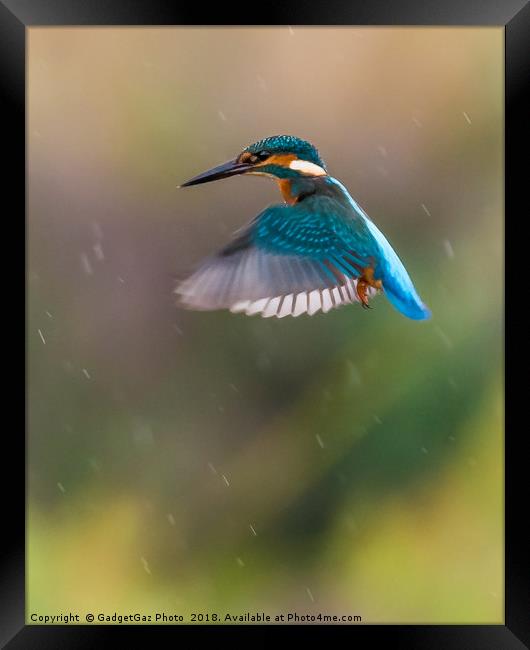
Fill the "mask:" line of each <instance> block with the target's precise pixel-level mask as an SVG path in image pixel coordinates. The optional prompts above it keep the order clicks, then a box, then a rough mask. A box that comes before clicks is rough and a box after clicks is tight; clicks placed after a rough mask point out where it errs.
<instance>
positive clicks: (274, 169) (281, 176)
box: [175, 135, 431, 320]
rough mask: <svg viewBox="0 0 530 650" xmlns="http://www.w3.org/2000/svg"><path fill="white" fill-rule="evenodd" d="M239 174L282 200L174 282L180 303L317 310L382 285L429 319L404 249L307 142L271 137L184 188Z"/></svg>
mask: <svg viewBox="0 0 530 650" xmlns="http://www.w3.org/2000/svg"><path fill="white" fill-rule="evenodd" d="M242 175H259V176H267V177H271V178H273V179H274V180H275V181H276V182H277V183H278V186H279V189H280V192H281V195H282V198H283V203H281V204H280V203H278V204H273V205H270V206H269V207H267V208H266V209H265V210H263V211H262V212H260V213H259V214H258V215H257V216H256V217H255V218H254V219H252V221H250V223H248V225H246V226H244V227H243V228H241V229H239V230H238V231H236V233H234V237H233V238H232V241H230V242H229V243H228V244H227V245H225V246H224V247H223V248H221V250H219V251H218V252H217V253H215V254H213V255H210V256H209V257H207V258H206V259H204V260H203V261H202V262H201V263H200V264H199V265H198V266H197V267H196V269H195V271H193V272H192V273H191V274H190V275H189V276H187V277H185V278H184V279H183V280H182V281H180V282H179V283H178V284H177V286H176V288H175V293H176V294H177V295H178V302H179V304H180V306H181V307H183V308H187V309H192V310H204V311H209V310H219V309H228V310H230V311H231V312H233V313H243V314H246V315H249V316H251V315H255V314H259V315H261V316H262V317H265V318H269V317H277V318H283V317H285V316H294V317H297V316H300V315H301V314H308V315H310V316H312V315H314V314H316V313H317V312H319V311H321V312H323V313H327V312H329V311H330V310H331V309H334V308H338V307H341V306H344V305H351V304H354V303H359V304H360V305H361V306H362V307H364V308H369V307H370V304H369V302H370V299H371V298H372V297H373V296H374V295H375V294H376V293H383V294H384V295H385V296H386V298H387V299H388V300H389V302H390V303H391V304H392V306H393V307H394V308H395V309H397V310H398V311H399V312H401V314H403V315H404V316H406V317H408V318H410V319H413V320H426V319H429V318H430V316H431V312H430V310H429V308H428V307H427V306H426V305H425V304H424V303H423V302H422V300H421V299H420V297H419V295H418V293H417V291H416V289H415V287H414V284H413V283H412V280H411V279H410V276H409V274H408V273H407V271H406V269H405V267H404V265H403V263H402V262H401V260H400V259H399V257H398V255H397V253H396V252H395V251H394V249H393V248H392V246H391V245H390V243H389V242H388V240H387V239H386V237H385V236H384V235H383V233H382V232H381V231H380V230H379V229H378V228H377V226H376V225H375V224H374V222H373V221H372V220H371V219H370V218H369V217H368V215H367V214H366V212H365V211H364V210H363V209H362V208H361V206H360V205H359V204H358V203H357V202H356V201H355V200H354V199H353V198H352V197H351V196H350V194H349V192H348V190H347V189H346V187H344V185H343V184H342V183H341V182H340V181H338V180H337V179H336V178H333V177H332V176H330V175H329V174H328V170H327V167H326V164H325V163H324V161H323V159H322V158H321V156H320V154H319V152H318V150H317V149H316V148H315V147H314V146H313V145H312V144H311V143H310V142H307V141H306V140H302V139H301V138H298V137H295V136H291V135H276V136H271V137H267V138H264V139H262V140H259V141H258V142H255V143H254V144H251V145H249V146H247V147H245V148H244V149H243V151H242V152H241V153H240V154H239V155H238V156H237V157H236V158H234V159H233V160H229V161H228V162H225V163H223V164H221V165H218V166H216V167H213V168H212V169H209V170H208V171H206V172H204V173H202V174H199V175H198V176H195V177H193V178H191V179H190V180H189V181H187V182H185V183H183V184H182V185H180V186H179V187H189V186H192V185H199V184H202V183H208V182H211V181H215V180H219V179H224V178H229V177H231V176H242Z"/></svg>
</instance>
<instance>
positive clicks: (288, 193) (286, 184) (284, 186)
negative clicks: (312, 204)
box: [277, 178, 298, 205]
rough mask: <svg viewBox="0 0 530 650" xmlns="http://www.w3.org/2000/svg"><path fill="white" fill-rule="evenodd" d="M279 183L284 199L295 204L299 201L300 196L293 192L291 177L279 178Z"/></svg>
mask: <svg viewBox="0 0 530 650" xmlns="http://www.w3.org/2000/svg"><path fill="white" fill-rule="evenodd" d="M277 180H278V185H279V186H280V192H281V193H282V196H283V200H284V201H285V202H286V203H288V204H289V205H294V204H295V203H296V202H297V201H298V196H297V195H295V194H293V193H292V189H293V187H292V185H291V179H290V178H278V179H277Z"/></svg>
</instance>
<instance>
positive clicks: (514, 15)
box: [0, 0, 530, 650]
mask: <svg viewBox="0 0 530 650" xmlns="http://www.w3.org/2000/svg"><path fill="white" fill-rule="evenodd" d="M252 10H253V13H254V15H253V16H252V17H250V16H249V15H248V7H247V9H246V14H245V11H244V10H243V9H242V8H241V7H239V5H237V4H233V3H225V4H224V5H223V6H222V7H221V6H220V5H218V6H217V8H215V7H214V8H212V9H210V8H209V9H208V16H209V23H208V24H211V25H214V24H221V25H247V24H248V25H260V24H266V25H271V24H282V25H286V24H289V25H340V24H348V25H396V26H397V25H425V26H427V25H429V26H431V25H432V26H435V25H445V26H451V25H454V26H457V25H461V26H485V25H488V26H499V27H502V26H504V30H505V222H506V224H508V223H516V222H517V221H519V220H520V218H521V213H520V212H519V207H518V206H519V205H521V206H524V205H525V204H523V203H522V191H523V189H526V188H525V181H526V179H524V180H523V177H524V176H527V174H528V172H527V171H526V173H525V169H526V170H528V163H526V164H522V165H521V164H520V163H518V161H523V160H525V158H526V159H527V154H526V152H527V151H528V137H524V136H522V135H521V134H524V133H525V128H526V129H527V127H528V119H527V117H528V108H527V107H526V105H525V103H524V101H523V89H524V87H525V82H527V81H528V79H530V56H529V50H530V47H529V43H530V4H528V3H527V2H526V0H503V1H502V2H499V1H498V0H475V1H474V2H472V1H470V0H459V1H458V2H457V1H454V0H452V1H451V2H448V1H445V2H441V1H440V0H403V1H400V2H397V1H396V0H394V1H392V0H384V1H383V0H377V1H376V0H372V1H371V2H366V0H365V1H364V2H363V1H362V0H358V1H356V2H352V1H349V2H346V1H344V0H341V1H340V2H338V1H335V2H332V1H331V0H328V2H326V3H319V4H317V3H316V2H314V1H313V2H307V1H306V2H305V3H296V4H295V3H294V2H292V1H291V2H283V3H281V5H280V4H278V6H271V4H270V3H263V5H256V4H254V5H253V6H252ZM215 14H217V15H215ZM205 15H206V14H205V13H204V9H203V8H202V7H201V6H199V5H198V3H195V6H193V5H191V4H190V5H187V6H186V7H182V6H180V5H176V4H175V5H173V3H171V4H170V3H169V2H167V1H166V2H164V1H162V0H152V1H151V2H141V0H112V2H110V1H109V0H107V1H106V2H105V1H104V0H92V1H90V2H89V1H85V2H83V0H47V1H46V2H44V1H42V0H40V2H39V1H38V0H0V102H1V103H0V105H1V106H2V108H3V109H4V112H5V117H4V121H3V124H4V129H3V131H4V136H5V137H6V138H7V140H8V143H9V145H8V146H9V149H8V151H9V154H8V156H6V157H7V158H8V161H9V164H8V165H7V166H6V169H5V173H4V178H3V180H4V182H5V188H8V192H9V196H10V199H11V201H12V203H11V207H10V211H9V219H10V220H12V222H13V223H17V224H21V222H22V221H24V223H25V220H23V219H22V215H25V208H26V200H25V183H26V168H25V48H26V29H27V28H29V27H32V26H44V25H49V26H52V25H54V26H60V25H94V26H100V25H198V24H202V23H203V22H204V18H205ZM10 141H11V142H10ZM4 153H5V150H4ZM526 184H527V182H526ZM527 209H528V208H527V207H526V208H525V211H527ZM523 216H524V215H523ZM4 218H5V219H6V218H7V216H5V217H4ZM19 228H20V230H22V226H21V225H17V226H16V228H15V231H16V232H17V231H18V229H19ZM506 230H508V229H505V231H506ZM20 263H21V262H20ZM510 278H511V279H512V281H513V282H512V283H509V282H506V283H505V284H506V287H508V286H509V285H511V286H514V285H515V284H516V282H515V281H516V280H519V279H520V278H519V277H517V276H515V275H513V274H510V273H509V272H508V270H507V271H506V279H510ZM11 284H12V285H14V286H15V287H16V283H13V282H11ZM15 291H16V289H15ZM505 297H506V293H505ZM513 356H517V355H516V354H514V355H512V356H511V355H510V354H509V352H508V349H506V357H505V358H506V359H507V361H508V362H509V363H511V361H512V358H513ZM505 395H506V397H508V391H507V390H506V391H505ZM510 395H511V392H510ZM13 412H15V411H14V410H13ZM526 428H527V427H524V429H526ZM516 429H517V428H516ZM19 430H20V428H19ZM9 432H10V436H11V439H10V440H8V441H4V442H5V445H8V444H10V445H11V448H10V450H8V451H5V452H4V466H8V465H9V466H12V467H16V468H18V473H17V475H16V477H15V478H13V477H9V478H8V482H7V486H8V488H9V489H7V487H4V493H3V494H4V499H3V500H2V501H3V505H4V517H3V519H4V524H6V523H7V524H8V526H9V535H8V534H7V533H6V531H7V530H8V526H4V538H5V539H4V541H5V542H6V543H7V548H6V550H5V551H4V553H3V555H2V563H3V564H2V580H1V582H0V591H1V596H0V597H1V608H0V609H1V611H0V643H1V644H2V647H7V648H9V649H10V650H18V649H19V648H20V649H24V650H26V649H28V648H72V647H76V648H77V647H79V648H89V647H90V648H95V647H98V648H99V647H107V646H111V645H115V644H116V643H123V636H124V635H126V634H127V635H128V634H131V632H132V633H133V634H134V639H133V640H134V641H135V642H136V643H144V642H145V643H150V644H158V643H162V636H161V635H162V634H164V635H165V634H167V633H169V634H172V635H173V636H177V637H181V635H183V634H184V632H189V627H188V628H186V630H185V629H184V628H183V627H181V626H178V627H166V626H160V627H158V626H147V627H142V626H135V627H134V628H131V627H128V626H96V625H94V626H89V625H82V626H26V625H25V620H24V587H25V560H24V557H25V552H24V549H25V498H24V496H23V495H24V494H25V489H24V485H23V481H25V479H24V478H23V476H24V475H25V438H24V436H22V435H21V434H20V435H19V434H18V433H17V430H16V429H15V428H11V429H10V430H9ZM519 434H521V435H519ZM523 434H525V431H524V430H523V431H519V430H516V431H515V432H512V431H508V430H507V431H506V437H505V604H506V605H505V607H506V609H505V625H444V626H442V625H432V626H431V625H422V626H411V625H384V626H378V625H351V626H340V628H338V627H335V628H333V629H331V627H330V626H313V629H312V630H311V634H312V636H313V640H314V641H316V642H318V640H319V639H320V638H322V639H324V636H323V635H325V638H326V640H327V639H328V638H329V634H330V632H332V634H334V633H335V631H339V629H340V632H341V634H342V633H345V634H346V635H347V636H348V637H349V638H350V639H351V641H353V643H357V644H361V645H359V646H358V647H366V646H367V644H368V643H370V644H381V645H383V647H396V648H407V649H408V650H412V649H414V648H429V649H430V650H436V649H437V648H440V649H442V648H443V649H444V650H447V649H452V648H454V649H455V650H464V649H477V650H479V649H480V650H482V649H484V650H485V649H488V648H492V649H495V650H511V649H512V648H513V649H514V650H515V649H520V648H524V647H530V599H529V593H530V591H529V589H528V585H527V583H526V576H525V572H524V568H525V567H526V566H527V564H528V546H526V547H525V544H524V540H525V535H524V534H523V532H522V530H521V527H522V526H524V519H525V517H524V514H525V510H526V511H527V508H526V509H525V508H523V506H522V501H523V499H524V495H525V493H526V491H527V490H525V487H526V483H527V482H526V480H525V479H526V473H525V472H524V469H523V462H524V460H523V459H524V458H525V455H524V448H523V445H524V444H525V440H524V438H525V435H523ZM15 459H16V462H15ZM6 474H7V473H6V472H4V478H7V476H6ZM520 503H521V506H519V504H520ZM5 508H8V509H11V512H6V511H5ZM52 588H53V585H50V589H52ZM252 627H253V626H237V629H236V628H233V627H228V626H227V627H223V628H216V630H215V634H216V635H218V634H221V637H217V641H218V642H219V640H220V639H222V637H223V635H225V634H226V633H230V632H234V631H236V632H238V633H242V634H243V635H246V634H252V635H253V636H254V638H253V639H252V641H251V642H252V643H253V644H255V643H256V641H258V642H259V641H262V643H263V642H267V641H268V640H269V639H270V638H271V637H270V635H271V634H272V633H273V632H274V629H273V628H274V627H275V626H262V629H260V630H259V634H258V635H256V630H252V629H251V628H252ZM120 628H121V629H120ZM208 630H209V627H204V626H197V628H196V630H193V633H194V634H195V633H196V634H197V635H199V638H201V635H204V634H206V633H207V632H208ZM300 632H301V630H300V628H299V626H283V627H282V630H281V634H282V636H283V637H284V639H285V640H286V642H289V639H291V638H294V637H295V636H298V635H299V633H300ZM118 635H119V636H118ZM256 636H258V637H259V638H257V639H256Z"/></svg>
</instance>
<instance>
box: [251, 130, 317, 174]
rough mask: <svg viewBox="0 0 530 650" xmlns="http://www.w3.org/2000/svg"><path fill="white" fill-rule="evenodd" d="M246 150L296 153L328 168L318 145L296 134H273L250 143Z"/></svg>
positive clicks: (304, 158) (301, 157) (299, 156)
mask: <svg viewBox="0 0 530 650" xmlns="http://www.w3.org/2000/svg"><path fill="white" fill-rule="evenodd" d="M244 151H248V152H250V153H258V152H260V151H268V152H270V153H273V154H279V153H295V154H296V155H297V156H298V158H300V159H301V160H307V161H308V162H312V163H314V164H315V165H318V166H319V167H322V168H323V169H326V165H325V163H324V161H323V160H322V158H321V157H320V155H319V153H318V151H317V149H316V147H314V146H313V145H312V144H311V143H310V142H307V141H306V140H301V139H300V138H295V136H294V135H272V136H271V137H269V138H264V139H263V140H260V141H259V142H255V143H254V144H251V145H249V146H248V147H247V148H246V149H244Z"/></svg>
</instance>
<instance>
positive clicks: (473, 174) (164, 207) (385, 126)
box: [27, 27, 503, 623]
mask: <svg viewBox="0 0 530 650" xmlns="http://www.w3.org/2000/svg"><path fill="white" fill-rule="evenodd" d="M502 57H503V33H502V30H501V29H500V28H498V29H497V28H495V29H491V28H480V29H463V28H456V29H455V28H451V29H438V28H414V29H412V28H411V29H396V28H392V29H390V28H388V29H387V28H378V29H365V28H345V27H341V28H336V29H335V28H333V29H330V28H298V27H293V28H288V27H284V28H248V29H240V28H237V29H236V28H210V29H206V28H201V29H199V28H178V29H177V28H175V29H173V28H162V29H151V28H149V29H147V28H145V29H129V28H127V29H114V28H90V29H77V28H76V29H50V28H31V29H30V30H29V48H28V67H29V85H28V142H29V146H28V167H29V197H28V224H29V270H28V274H29V330H28V332H29V350H30V363H29V399H30V403H29V409H30V413H29V468H28V470H29V501H28V554H27V559H28V570H29V576H28V605H27V607H28V613H31V612H38V613H57V611H77V612H79V613H81V614H83V613H85V612H93V613H96V614H97V613H98V612H106V613H110V614H112V613H113V612H114V611H117V612H121V613H130V612H131V611H138V612H140V613H152V612H155V611H157V610H158V611H166V612H178V613H182V614H185V615H187V614H188V613H190V612H210V613H211V612H217V613H219V614H224V612H227V611H230V612H232V613H244V612H246V611H248V610H250V611H253V610H264V611H266V612H267V613H270V614H272V615H274V614H276V613H282V612H283V613H286V612H289V611H298V612H299V613H311V612H312V613H318V612H322V613H329V614H357V615H360V616H362V618H363V621H364V622H398V623H400V622H414V623H457V622H467V623H471V622H473V623H499V622H501V621H502V617H503V573H502V565H503V528H502V525H503V510H502V504H503V496H502V486H503V479H502V471H503V442H502V435H503V431H502V422H503V415H502V409H503V403H502V394H503V393H502V390H503V389H502V286H503V259H502V251H503V248H502V246H503V244H502V238H503V178H502V173H503V158H502V151H503V149H502V137H503V130H502V120H503V102H502V92H503V58H502ZM278 133H287V134H293V135H297V136H299V137H302V138H305V139H308V140H310V141H311V142H313V143H314V144H315V145H316V146H317V147H318V148H319V150H320V152H321V154H322V156H323V158H324V160H325V161H326V163H327V165H328V167H329V170H330V173H331V174H332V175H334V176H336V177H337V178H339V179H340V180H341V181H342V182H343V183H344V184H345V185H346V186H347V187H348V188H349V190H350V191H351V193H352V195H353V196H354V198H355V199H356V200H357V201H358V202H359V203H360V204H361V205H362V206H363V207H364V208H365V210H366V211H367V212H368V214H369V215H370V216H371V217H372V219H373V220H374V221H375V222H376V223H377V225H378V226H379V227H380V228H381V230H382V231H383V232H384V233H385V234H386V235H387V236H388V238H389V240H390V241H391V242H392V244H393V245H394V246H395V248H396V249H397V251H398V253H399V255H400V256H401V257H402V259H403V261H404V262H405V265H406V266H407V268H408V270H409V272H410V273H411V276H412V278H413V279H414V281H415V284H416V286H417V288H418V291H419V293H420V294H421V296H422V298H423V299H424V300H425V301H426V302H427V304H428V305H429V306H430V308H431V309H432V312H433V319H432V321H430V322H428V323H417V322H412V321H409V320H407V319H405V318H404V317H402V316H401V315H400V314H398V313H397V312H396V311H394V310H393V309H392V308H391V307H390V306H389V305H388V303H387V302H386V300H385V299H384V298H378V299H376V300H374V301H373V303H372V305H373V309H372V310H370V311H364V310H361V309H360V308H358V307H356V306H353V307H349V308H345V309H341V310H337V311H334V312H331V313H328V314H327V315H317V316H314V317H312V318H309V317H303V318H298V319H284V320H281V321H277V320H275V319H274V320H272V319H271V320H263V319H259V318H248V317H244V316H235V315H231V314H229V313H223V312H220V313H190V312H182V311H179V310H178V309H177V308H176V307H175V304H174V296H173V295H172V293H171V292H172V289H173V286H174V279H175V277H180V276H182V275H183V274H185V273H186V272H187V271H188V270H189V269H190V268H191V267H193V265H194V264H195V263H196V262H198V261H199V259H200V258H201V257H202V256H203V255H205V254H208V253H210V252H213V251H215V250H216V249H217V248H218V247H220V246H221V245H222V244H224V243H225V242H226V241H227V240H228V238H229V237H230V235H231V233H232V232H233V231H234V230H235V229H236V228H238V227H240V226H241V225H243V224H244V223H246V222H247V221H249V220H250V219H251V218H252V217H253V216H254V215H255V214H257V212H258V211H260V210H261V209H262V208H263V207H265V206H266V205H267V204H269V203H272V202H277V201H278V200H279V195H278V192H277V189H276V188H275V187H274V185H273V184H272V183H270V182H269V181H266V180H264V179H262V178H246V179H241V178H239V179H237V178H236V179H230V180H227V181H224V182H219V183H212V184H211V185H205V186H202V187H200V188H189V189H186V190H184V189H182V190H178V189H177V187H176V186H177V185H178V184H179V183H181V182H183V181H185V180H187V179H188V178H190V177H191V176H193V175H195V174H197V173H199V172H201V171H203V170H205V169H207V168H209V167H211V166H213V165H215V164H217V163H220V162H223V161H224V160H226V159H228V158H230V157H233V156H234V155H236V154H237V153H238V152H239V151H240V150H241V149H242V148H243V147H244V146H245V145H247V144H249V143H251V142H253V141H255V140H258V139H261V138H263V137H265V136H269V135H273V134H278Z"/></svg>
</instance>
